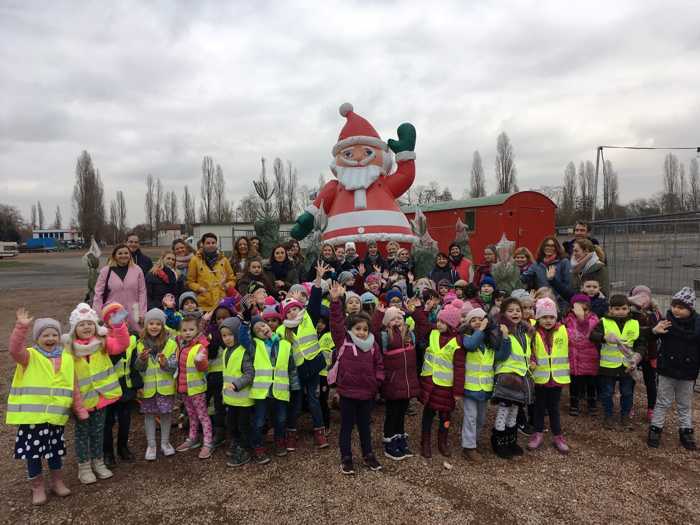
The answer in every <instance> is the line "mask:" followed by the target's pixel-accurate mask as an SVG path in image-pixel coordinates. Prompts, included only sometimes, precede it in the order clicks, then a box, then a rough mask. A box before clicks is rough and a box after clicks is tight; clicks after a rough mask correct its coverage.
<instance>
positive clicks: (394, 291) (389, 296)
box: [385, 288, 403, 303]
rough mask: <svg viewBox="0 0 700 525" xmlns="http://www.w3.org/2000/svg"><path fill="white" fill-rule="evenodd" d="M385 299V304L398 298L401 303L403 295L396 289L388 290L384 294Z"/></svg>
mask: <svg viewBox="0 0 700 525" xmlns="http://www.w3.org/2000/svg"><path fill="white" fill-rule="evenodd" d="M385 297H386V302H387V303H388V302H390V301H391V300H392V299H394V298H395V297H398V298H399V299H401V300H402V301H403V294H402V293H401V290H399V289H398V288H392V289H391V290H389V291H388V292H387V293H386V296H385Z"/></svg>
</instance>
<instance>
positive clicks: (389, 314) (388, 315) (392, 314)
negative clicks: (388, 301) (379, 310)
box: [382, 306, 404, 326]
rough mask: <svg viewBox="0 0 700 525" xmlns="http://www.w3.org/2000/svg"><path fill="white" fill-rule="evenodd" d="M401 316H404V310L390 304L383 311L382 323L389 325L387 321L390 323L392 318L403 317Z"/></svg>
mask: <svg viewBox="0 0 700 525" xmlns="http://www.w3.org/2000/svg"><path fill="white" fill-rule="evenodd" d="M403 316H404V312H403V310H402V309H401V308H396V307H395V306H390V307H389V308H387V309H386V311H385V312H384V319H382V324H383V325H384V326H389V323H391V322H392V321H393V320H394V319H398V318H399V317H400V318H401V319H403Z"/></svg>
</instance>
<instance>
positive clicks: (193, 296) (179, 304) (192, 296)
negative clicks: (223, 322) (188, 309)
mask: <svg viewBox="0 0 700 525" xmlns="http://www.w3.org/2000/svg"><path fill="white" fill-rule="evenodd" d="M186 299H192V300H193V301H194V302H195V303H196V304H197V306H199V301H197V295H196V294H195V293H194V292H185V293H183V294H182V295H181V296H180V299H178V301H177V307H178V308H179V309H180V310H182V304H183V303H184V302H185V300H186Z"/></svg>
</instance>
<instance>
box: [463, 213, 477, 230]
mask: <svg viewBox="0 0 700 525" xmlns="http://www.w3.org/2000/svg"><path fill="white" fill-rule="evenodd" d="M464 224H466V225H467V231H470V232H473V231H475V230H476V210H467V211H465V212H464Z"/></svg>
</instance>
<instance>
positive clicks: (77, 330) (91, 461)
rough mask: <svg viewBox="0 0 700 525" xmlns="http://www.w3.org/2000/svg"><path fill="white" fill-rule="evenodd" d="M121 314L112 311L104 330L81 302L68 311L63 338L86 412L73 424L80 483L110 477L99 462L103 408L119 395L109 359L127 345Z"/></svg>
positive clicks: (125, 329) (101, 445)
mask: <svg viewBox="0 0 700 525" xmlns="http://www.w3.org/2000/svg"><path fill="white" fill-rule="evenodd" d="M125 314H126V311H125V310H124V308H120V309H116V310H115V311H114V312H113V313H112V314H111V315H110V317H109V318H108V319H107V325H108V326H109V328H107V327H105V326H99V325H98V324H97V323H98V317H97V312H95V310H93V309H92V308H90V306H89V305H87V304H85V303H81V304H79V305H78V306H77V307H76V308H75V310H73V312H71V314H70V318H69V322H70V331H69V333H68V334H66V335H64V336H63V341H64V344H65V345H66V346H67V347H68V349H69V351H70V352H71V353H72V354H73V358H74V359H73V361H74V367H75V373H76V376H77V377H78V385H79V386H80V394H81V396H82V398H83V404H84V406H85V408H87V410H88V412H89V413H90V417H89V418H88V419H86V420H84V421H77V422H76V424H75V449H76V455H77V456H78V479H80V481H81V483H84V484H89V483H95V482H96V481H97V479H98V478H99V479H107V478H111V477H112V471H110V470H109V469H108V468H107V467H106V466H105V464H104V459H103V446H104V427H105V415H106V411H105V408H106V407H107V406H108V405H110V404H112V403H116V402H117V401H119V399H120V398H121V396H122V389H121V386H120V385H119V375H118V374H117V372H116V371H115V369H114V365H113V363H112V361H111V359H110V356H112V355H119V354H121V353H123V352H124V351H125V350H126V348H127V347H128V346H129V330H128V328H127V325H126V323H125V322H124V320H125V319H126V315H125Z"/></svg>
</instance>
